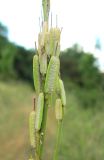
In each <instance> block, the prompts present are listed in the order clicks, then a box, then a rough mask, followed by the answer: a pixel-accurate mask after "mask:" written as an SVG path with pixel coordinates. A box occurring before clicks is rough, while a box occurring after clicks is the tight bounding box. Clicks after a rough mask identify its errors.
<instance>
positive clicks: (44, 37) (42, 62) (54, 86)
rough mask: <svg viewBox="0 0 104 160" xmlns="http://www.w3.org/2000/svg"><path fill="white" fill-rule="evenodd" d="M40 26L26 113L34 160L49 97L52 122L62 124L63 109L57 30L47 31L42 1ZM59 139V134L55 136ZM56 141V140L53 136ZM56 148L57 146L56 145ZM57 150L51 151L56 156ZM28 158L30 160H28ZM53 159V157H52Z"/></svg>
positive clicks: (39, 148)
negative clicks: (30, 107)
mask: <svg viewBox="0 0 104 160" xmlns="http://www.w3.org/2000/svg"><path fill="white" fill-rule="evenodd" d="M42 4H43V15H44V20H43V23H42V24H43V25H42V31H41V32H40V33H39V34H38V48H37V52H36V55H34V57H33V79H34V87H35V93H36V96H35V97H36V100H35V108H36V109H35V111H32V113H30V118H29V125H30V127H29V128H30V145H31V147H32V148H34V151H35V152H34V156H32V158H33V159H34V158H35V160H41V158H42V149H43V144H44V136H45V126H46V117H47V110H48V107H49V106H51V104H50V103H51V101H50V97H51V96H53V97H54V98H55V99H56V103H55V115H56V120H57V122H58V124H59V122H60V123H61V122H62V119H63V107H64V106H65V105H66V97H65V90H64V84H63V82H62V80H61V78H60V59H59V57H60V35H61V30H60V29H59V28H58V27H55V28H53V27H51V28H49V25H48V16H49V9H50V0H43V3H42ZM58 136H59V133H58ZM57 138H59V137H57ZM56 143H57V146H56V147H58V142H56ZM56 152H57V149H56V151H55V156H56ZM32 158H31V159H32ZM54 159H55V157H54Z"/></svg>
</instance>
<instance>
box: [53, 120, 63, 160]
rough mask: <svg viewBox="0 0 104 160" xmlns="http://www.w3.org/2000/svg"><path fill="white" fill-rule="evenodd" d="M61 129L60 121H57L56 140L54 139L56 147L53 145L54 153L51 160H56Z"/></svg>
mask: <svg viewBox="0 0 104 160" xmlns="http://www.w3.org/2000/svg"><path fill="white" fill-rule="evenodd" d="M61 129H62V120H59V121H58V127H57V138H56V145H55V152H54V158H53V160H58V151H59V146H60V137H61Z"/></svg>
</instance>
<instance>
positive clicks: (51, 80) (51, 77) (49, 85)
mask: <svg viewBox="0 0 104 160" xmlns="http://www.w3.org/2000/svg"><path fill="white" fill-rule="evenodd" d="M59 68H60V61H59V58H57V57H55V56H52V57H51V59H50V62H49V65H48V69H47V74H46V80H45V87H44V91H45V92H46V93H52V92H54V91H55V87H56V81H57V76H58V73H59Z"/></svg>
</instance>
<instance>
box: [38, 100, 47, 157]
mask: <svg viewBox="0 0 104 160" xmlns="http://www.w3.org/2000/svg"><path fill="white" fill-rule="evenodd" d="M44 103H45V104H44V113H43V120H42V127H41V145H40V159H42V154H43V148H44V139H45V134H46V121H47V113H48V100H47V99H46V98H45V102H44Z"/></svg>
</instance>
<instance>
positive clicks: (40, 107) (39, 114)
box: [35, 93, 44, 131]
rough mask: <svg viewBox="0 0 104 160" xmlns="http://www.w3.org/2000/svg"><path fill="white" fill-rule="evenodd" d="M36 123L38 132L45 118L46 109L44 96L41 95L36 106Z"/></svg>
mask: <svg viewBox="0 0 104 160" xmlns="http://www.w3.org/2000/svg"><path fill="white" fill-rule="evenodd" d="M36 107H37V108H36V121H35V129H36V130H37V131H39V130H40V128H41V123H42V118H43V108H44V94H43V93H40V94H39V96H38V100H37V106H36Z"/></svg>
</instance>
